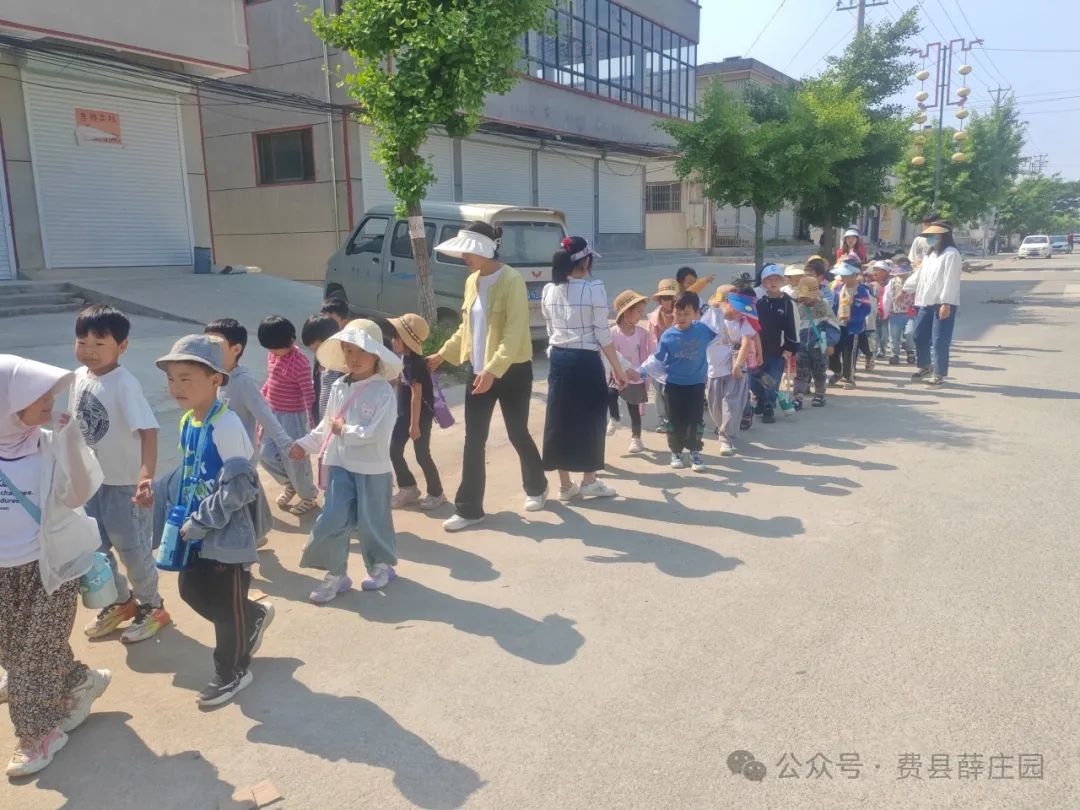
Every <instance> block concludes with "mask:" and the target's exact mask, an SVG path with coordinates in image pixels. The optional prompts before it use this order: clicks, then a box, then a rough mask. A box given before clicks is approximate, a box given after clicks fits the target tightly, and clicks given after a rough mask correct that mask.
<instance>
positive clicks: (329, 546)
mask: <svg viewBox="0 0 1080 810" xmlns="http://www.w3.org/2000/svg"><path fill="white" fill-rule="evenodd" d="M327 472H328V474H329V478H330V483H329V486H327V488H326V503H325V504H324V506H323V509H322V512H321V513H320V514H319V517H318V519H317V520H316V521H315V525H314V526H313V527H312V529H311V537H309V538H308V542H307V545H306V546H304V553H303V554H302V555H301V557H300V565H302V566H303V567H305V568H321V569H323V570H325V571H329V572H330V573H331V574H337V575H339V576H340V575H342V574H344V573H346V572H347V571H348V562H349V535H350V534H351V533H352V532H354V531H355V532H356V533H357V534H358V535H359V537H360V551H361V553H362V554H363V556H364V565H366V566H367V570H368V572H369V573H370V572H371V569H372V567H373V566H375V565H378V564H379V563H383V564H385V565H397V550H396V543H395V535H394V519H393V516H392V515H391V513H390V496H391V495H393V494H394V478H393V476H392V475H391V474H390V473H378V474H372V475H362V474H360V473H354V472H349V471H348V470H346V469H345V468H344V467H334V466H331V467H328V468H327Z"/></svg>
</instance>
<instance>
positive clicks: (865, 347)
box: [856, 332, 874, 360]
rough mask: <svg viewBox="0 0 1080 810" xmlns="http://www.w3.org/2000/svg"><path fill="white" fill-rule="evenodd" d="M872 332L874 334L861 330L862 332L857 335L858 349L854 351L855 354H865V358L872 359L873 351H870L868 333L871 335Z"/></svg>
mask: <svg viewBox="0 0 1080 810" xmlns="http://www.w3.org/2000/svg"><path fill="white" fill-rule="evenodd" d="M872 334H874V333H873V332H863V333H862V334H860V335H859V341H858V346H859V349H858V351H857V352H856V354H861V355H863V356H865V357H866V359H867V360H873V359H874V353H873V352H872V351H870V335H872Z"/></svg>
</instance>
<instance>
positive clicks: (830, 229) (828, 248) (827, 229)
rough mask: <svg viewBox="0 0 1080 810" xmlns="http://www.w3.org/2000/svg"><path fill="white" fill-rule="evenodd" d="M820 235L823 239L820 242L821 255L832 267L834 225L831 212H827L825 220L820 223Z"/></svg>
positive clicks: (834, 252) (834, 251)
mask: <svg viewBox="0 0 1080 810" xmlns="http://www.w3.org/2000/svg"><path fill="white" fill-rule="evenodd" d="M821 230H822V236H824V240H823V241H822V243H821V255H822V257H823V258H824V259H825V262H826V264H828V266H829V267H832V264H833V256H835V255H836V244H835V243H834V240H835V239H836V226H835V225H834V224H833V217H832V214H828V215H826V217H825V221H824V222H823V223H821Z"/></svg>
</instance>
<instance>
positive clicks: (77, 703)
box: [46, 669, 112, 764]
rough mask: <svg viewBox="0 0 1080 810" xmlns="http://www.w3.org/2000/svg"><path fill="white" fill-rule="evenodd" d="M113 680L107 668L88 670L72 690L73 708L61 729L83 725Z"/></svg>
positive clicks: (69, 730) (67, 730) (68, 730)
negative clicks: (95, 703) (95, 702)
mask: <svg viewBox="0 0 1080 810" xmlns="http://www.w3.org/2000/svg"><path fill="white" fill-rule="evenodd" d="M111 680H112V673H111V672H109V670H107V669H89V670H87V671H86V676H85V677H84V678H83V679H82V683H80V684H79V685H78V686H76V687H75V688H74V689H72V690H71V710H70V711H69V712H68V715H67V717H65V718H64V719H63V720H61V721H60V724H59V727H60V730H61V731H63V732H64V733H70V732H72V731H74V730H75V729H77V728H78V727H79V726H81V725H82V724H83V723H84V722H85V721H86V718H87V717H88V716H89V715H90V707H91V706H92V705H93V704H94V701H95V700H97V699H98V698H99V697H101V696H102V694H104V692H105V690H106V689H108V688H109V682H110V681H111ZM46 764H48V763H46Z"/></svg>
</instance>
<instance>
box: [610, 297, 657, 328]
mask: <svg viewBox="0 0 1080 810" xmlns="http://www.w3.org/2000/svg"><path fill="white" fill-rule="evenodd" d="M648 300H649V299H648V298H646V297H645V296H644V295H642V294H641V293H639V292H635V291H634V290H623V291H622V292H621V293H619V294H618V295H616V296H615V302H614V303H613V304H612V306H613V307H614V308H615V320H616V321H617V320H619V318H621V317H622V316H623V313H624V312H626V310H628V309H630V308H632V307H635V306H637V305H638V304H640V303H641V302H643V301H648Z"/></svg>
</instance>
